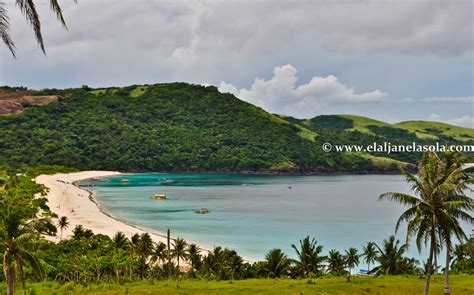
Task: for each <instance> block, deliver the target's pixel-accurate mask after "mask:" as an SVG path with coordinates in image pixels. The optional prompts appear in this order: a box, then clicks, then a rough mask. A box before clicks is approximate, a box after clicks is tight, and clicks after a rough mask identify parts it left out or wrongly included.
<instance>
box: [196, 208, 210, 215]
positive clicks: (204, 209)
mask: <svg viewBox="0 0 474 295" xmlns="http://www.w3.org/2000/svg"><path fill="white" fill-rule="evenodd" d="M194 213H196V214H208V213H211V211H210V210H209V209H207V208H201V209H197V210H196V211H194Z"/></svg>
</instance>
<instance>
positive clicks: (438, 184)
mask: <svg viewBox="0 0 474 295" xmlns="http://www.w3.org/2000/svg"><path fill="white" fill-rule="evenodd" d="M454 167H455V166H452V165H449V164H448V163H447V161H443V160H441V159H440V158H439V157H438V155H437V154H436V153H429V154H426V155H424V157H423V159H422V161H421V162H420V172H419V173H418V175H413V174H411V173H409V172H406V171H404V172H403V173H404V174H405V178H406V181H407V182H408V184H409V185H410V187H411V190H412V191H413V192H414V193H415V195H409V194H404V193H397V192H389V193H385V194H382V195H381V196H380V198H379V199H380V200H384V199H388V200H391V201H395V202H398V203H400V204H403V205H406V206H408V207H409V208H408V209H407V210H406V211H405V212H403V213H402V215H401V216H400V218H399V219H398V221H397V224H396V228H395V229H396V231H398V229H399V227H400V225H401V223H402V222H407V238H406V240H407V244H408V243H409V240H410V238H411V237H412V236H416V245H417V248H418V250H419V251H421V247H422V244H425V245H426V244H427V243H428V242H429V244H430V246H429V256H428V261H427V264H428V270H427V274H426V284H425V291H424V293H425V295H427V294H428V291H429V286H430V278H431V274H432V273H433V257H434V255H436V253H437V251H438V249H439V247H440V246H441V243H445V244H447V245H448V247H450V240H451V237H452V235H455V236H456V237H458V238H460V239H463V238H465V234H464V232H463V231H462V228H461V226H460V225H459V219H461V220H465V221H468V222H471V223H473V222H474V220H473V218H472V216H470V215H469V213H467V212H466V211H469V210H472V208H473V200H472V199H471V198H469V197H467V196H465V195H464V194H463V190H464V189H466V186H467V183H468V182H470V179H468V178H467V177H466V176H465V174H464V173H463V172H462V169H461V168H460V167H457V168H454ZM448 252H449V251H448ZM448 255H449V254H448ZM446 277H447V276H446ZM448 289H449V287H448Z"/></svg>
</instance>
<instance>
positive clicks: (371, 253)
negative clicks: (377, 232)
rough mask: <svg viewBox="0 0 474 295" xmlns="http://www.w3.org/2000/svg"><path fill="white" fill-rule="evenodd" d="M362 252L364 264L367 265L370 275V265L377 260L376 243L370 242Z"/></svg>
mask: <svg viewBox="0 0 474 295" xmlns="http://www.w3.org/2000/svg"><path fill="white" fill-rule="evenodd" d="M362 251H363V253H362V257H364V262H365V263H367V273H370V264H371V263H374V262H375V261H376V260H377V254H378V251H377V247H376V246H375V243H374V242H368V243H367V245H366V246H364V247H363V249H362Z"/></svg>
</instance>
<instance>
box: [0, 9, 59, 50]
mask: <svg viewBox="0 0 474 295" xmlns="http://www.w3.org/2000/svg"><path fill="white" fill-rule="evenodd" d="M16 5H17V6H18V8H20V11H21V13H22V14H23V15H24V16H25V18H26V20H27V21H28V23H29V24H30V25H31V27H32V28H33V31H34V33H35V37H36V41H37V42H38V45H39V46H40V48H41V50H42V51H43V53H44V54H46V50H45V48H44V42H43V36H42V34H41V22H40V17H39V15H38V12H37V10H36V5H35V3H34V1H33V0H16ZM50 7H51V9H52V10H53V12H54V13H55V14H56V17H57V18H58V20H59V22H60V23H61V24H62V25H63V26H64V28H65V29H67V26H66V22H65V21H64V17H63V12H62V9H61V6H60V5H59V1H58V0H50ZM0 36H1V38H2V40H3V43H5V45H6V46H7V48H8V49H9V50H10V52H11V53H12V54H13V56H15V44H14V43H13V40H12V39H11V36H10V22H9V17H8V12H7V10H6V9H5V3H4V2H3V1H0Z"/></svg>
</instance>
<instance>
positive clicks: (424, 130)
mask: <svg viewBox="0 0 474 295" xmlns="http://www.w3.org/2000/svg"><path fill="white" fill-rule="evenodd" d="M393 126H394V127H398V128H403V129H406V130H408V131H410V132H415V133H416V135H417V136H418V137H421V138H433V137H435V138H437V136H436V134H438V133H439V134H443V135H446V136H450V137H453V138H455V139H457V140H462V141H467V140H473V139H474V129H471V128H464V127H459V126H453V125H449V124H445V123H440V122H428V121H406V122H400V123H397V124H394V125H393Z"/></svg>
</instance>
